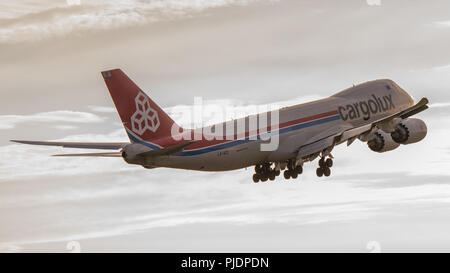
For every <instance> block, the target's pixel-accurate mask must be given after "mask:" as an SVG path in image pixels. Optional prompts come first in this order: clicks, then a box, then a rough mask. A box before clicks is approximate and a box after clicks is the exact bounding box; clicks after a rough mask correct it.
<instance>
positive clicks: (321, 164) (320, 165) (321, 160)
mask: <svg viewBox="0 0 450 273" xmlns="http://www.w3.org/2000/svg"><path fill="white" fill-rule="evenodd" d="M319 167H325V159H324V158H323V157H322V158H321V159H320V160H319Z"/></svg>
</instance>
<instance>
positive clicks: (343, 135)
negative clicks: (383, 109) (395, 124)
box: [297, 98, 428, 159]
mask: <svg viewBox="0 0 450 273" xmlns="http://www.w3.org/2000/svg"><path fill="white" fill-rule="evenodd" d="M427 104H428V99H427V98H422V99H421V100H420V101H419V102H418V103H416V104H415V105H413V106H411V107H409V108H407V109H405V110H403V111H400V112H398V113H395V114H393V115H390V116H387V117H384V118H382V119H379V120H376V121H374V122H372V123H371V124H366V125H363V126H360V127H356V128H350V129H349V128H342V129H341V131H340V132H339V133H336V134H332V135H328V136H325V137H322V138H320V139H317V138H316V139H312V141H311V142H309V143H307V144H305V145H303V146H301V147H300V148H299V150H298V153H297V158H298V159H300V158H304V157H308V156H311V155H314V154H317V153H320V152H322V151H327V150H328V152H330V151H331V150H332V149H333V147H334V146H335V145H337V144H340V143H343V142H345V141H347V146H349V145H350V144H352V143H353V141H355V140H356V139H357V138H358V137H360V136H363V135H365V134H368V133H370V132H371V131H372V130H373V129H374V128H376V127H378V126H382V125H383V124H385V123H389V122H391V121H392V120H393V119H395V118H402V119H404V118H408V117H410V116H412V115H415V114H417V113H420V112H422V111H424V110H426V109H428V105H427Z"/></svg>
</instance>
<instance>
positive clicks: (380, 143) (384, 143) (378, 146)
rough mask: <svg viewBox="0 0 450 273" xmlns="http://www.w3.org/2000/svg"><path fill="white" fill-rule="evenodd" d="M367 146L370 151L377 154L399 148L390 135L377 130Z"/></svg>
mask: <svg viewBox="0 0 450 273" xmlns="http://www.w3.org/2000/svg"><path fill="white" fill-rule="evenodd" d="M367 145H368V146H369V148H370V149H371V150H372V151H374V152H377V153H384V152H388V151H392V150H394V149H396V148H397V147H398V146H400V144H398V143H397V142H395V141H394V140H393V139H392V137H391V134H388V133H385V132H384V131H383V130H377V131H376V132H375V133H374V134H373V137H372V138H371V139H370V140H369V141H368V142H367Z"/></svg>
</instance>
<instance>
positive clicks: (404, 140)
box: [391, 118, 427, 144]
mask: <svg viewBox="0 0 450 273" xmlns="http://www.w3.org/2000/svg"><path fill="white" fill-rule="evenodd" d="M426 135H427V125H426V124H425V122H424V121H423V120H421V119H417V118H407V119H404V120H402V121H400V122H399V123H398V124H397V125H396V126H395V130H394V131H393V132H392V133H391V136H392V139H393V140H394V141H395V142H397V143H400V144H411V143H416V142H419V141H421V140H422V139H424V137H425V136H426Z"/></svg>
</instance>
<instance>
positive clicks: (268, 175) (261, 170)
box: [253, 163, 280, 183]
mask: <svg viewBox="0 0 450 273" xmlns="http://www.w3.org/2000/svg"><path fill="white" fill-rule="evenodd" d="M271 165H272V164H271V163H264V164H262V165H256V166H255V174H254V175H253V182H255V183H258V182H259V181H261V182H266V181H267V180H270V181H273V180H275V177H277V176H279V175H280V170H276V169H275V168H272V166H271Z"/></svg>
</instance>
